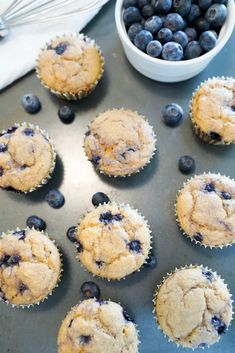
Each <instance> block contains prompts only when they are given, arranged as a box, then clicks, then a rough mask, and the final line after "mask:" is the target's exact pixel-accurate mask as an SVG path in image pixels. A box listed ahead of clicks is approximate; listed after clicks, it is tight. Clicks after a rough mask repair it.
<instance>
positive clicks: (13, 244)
mask: <svg viewBox="0 0 235 353" xmlns="http://www.w3.org/2000/svg"><path fill="white" fill-rule="evenodd" d="M60 272H61V261H60V254H59V251H58V249H57V248H56V246H55V245H54V243H53V241H52V240H50V239H49V238H48V236H46V235H45V234H43V233H42V232H39V231H37V230H35V229H29V228H27V229H24V230H16V231H14V232H13V231H12V232H8V233H4V234H2V235H1V236H0V297H1V298H2V299H3V300H4V301H8V302H9V303H11V304H14V305H30V304H36V303H38V302H39V301H41V300H43V299H45V298H46V297H47V296H48V295H49V294H50V293H51V292H52V290H53V289H54V287H55V286H56V284H57V282H58V280H59V277H60Z"/></svg>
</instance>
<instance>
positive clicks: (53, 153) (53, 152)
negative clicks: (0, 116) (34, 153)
mask: <svg viewBox="0 0 235 353" xmlns="http://www.w3.org/2000/svg"><path fill="white" fill-rule="evenodd" d="M11 127H16V128H19V127H23V128H30V129H33V130H36V131H37V132H40V133H41V135H42V136H43V137H44V138H45V139H46V140H47V141H48V143H49V144H50V147H51V166H50V169H49V172H48V174H47V175H45V177H44V178H43V179H42V180H41V181H40V183H39V184H37V185H35V186H34V187H31V188H30V189H28V190H27V191H22V190H17V189H14V188H12V187H8V188H3V187H0V189H2V190H6V191H13V192H16V193H21V194H28V193H30V192H33V191H35V190H37V189H39V188H41V187H43V186H44V185H46V184H47V183H48V181H49V180H50V179H51V177H52V174H53V172H54V169H55V164H56V150H55V145H54V142H53V141H52V139H51V138H50V136H49V135H48V133H47V132H46V131H45V130H42V129H40V127H39V126H38V125H34V124H31V123H28V122H23V123H15V124H14V125H13V126H11ZM5 133H7V130H3V131H1V132H0V134H5Z"/></svg>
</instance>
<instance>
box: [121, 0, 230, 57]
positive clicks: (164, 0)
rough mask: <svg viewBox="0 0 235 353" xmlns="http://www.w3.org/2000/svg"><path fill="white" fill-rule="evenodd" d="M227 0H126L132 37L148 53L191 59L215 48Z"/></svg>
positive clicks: (126, 24) (125, 11)
mask: <svg viewBox="0 0 235 353" xmlns="http://www.w3.org/2000/svg"><path fill="white" fill-rule="evenodd" d="M226 5H227V0H124V1H123V7H124V11H123V21H124V23H125V26H126V30H127V33H128V36H129V38H130V40H131V41H132V42H133V43H134V45H135V46H136V47H137V48H138V49H140V50H142V51H143V52H146V53H147V54H148V55H150V56H152V57H155V58H161V59H164V60H170V61H180V60H189V59H193V58H197V57H198V56H200V55H202V54H204V53H206V52H208V51H210V50H212V49H213V48H214V47H215V46H216V43H217V38H218V34H219V32H220V29H221V27H222V26H223V24H224V22H225V20H226V17H227V7H226Z"/></svg>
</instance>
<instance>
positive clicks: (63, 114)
mask: <svg viewBox="0 0 235 353" xmlns="http://www.w3.org/2000/svg"><path fill="white" fill-rule="evenodd" d="M58 116H59V118H60V120H61V121H62V122H63V123H64V124H70V123H72V121H73V120H74V118H75V113H74V111H73V110H72V109H71V108H70V107H68V106H67V105H64V106H63V107H61V108H60V109H59V110H58Z"/></svg>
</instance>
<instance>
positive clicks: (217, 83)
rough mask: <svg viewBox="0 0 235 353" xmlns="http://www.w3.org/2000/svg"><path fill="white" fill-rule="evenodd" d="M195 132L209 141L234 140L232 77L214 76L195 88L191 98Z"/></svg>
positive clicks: (234, 109) (231, 141)
mask: <svg viewBox="0 0 235 353" xmlns="http://www.w3.org/2000/svg"><path fill="white" fill-rule="evenodd" d="M191 118H192V122H193V125H194V127H195V131H196V133H197V134H198V135H199V136H200V137H201V138H202V139H203V140H204V141H205V142H208V143H211V144H231V143H234V142H235V79H234V78H224V77H215V78H212V79H209V80H207V81H206V82H204V83H203V84H201V86H200V87H199V88H198V89H197V90H196V92H195V93H194V95H193V98H192V102H191Z"/></svg>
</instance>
